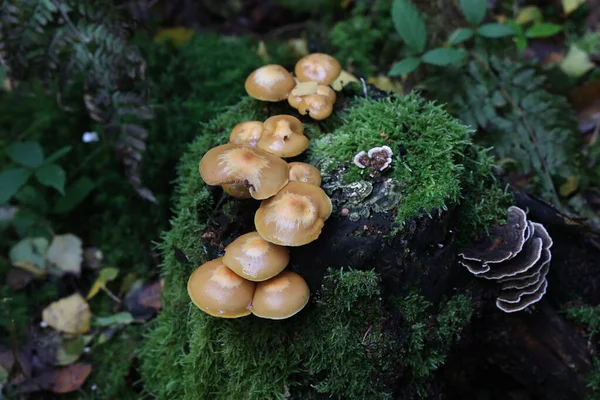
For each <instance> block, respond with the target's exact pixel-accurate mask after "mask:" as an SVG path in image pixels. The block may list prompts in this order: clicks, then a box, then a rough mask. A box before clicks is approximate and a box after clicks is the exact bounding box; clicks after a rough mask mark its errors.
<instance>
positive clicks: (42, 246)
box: [9, 237, 48, 277]
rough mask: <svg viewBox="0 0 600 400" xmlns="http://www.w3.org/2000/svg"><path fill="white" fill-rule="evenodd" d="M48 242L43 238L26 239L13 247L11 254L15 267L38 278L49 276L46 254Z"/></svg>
mask: <svg viewBox="0 0 600 400" xmlns="http://www.w3.org/2000/svg"><path fill="white" fill-rule="evenodd" d="M47 249H48V240H47V239H45V238H43V237H37V238H25V239H23V240H21V241H19V242H18V243H17V244H15V245H14V246H13V247H11V249H10V252H9V257H10V261H11V263H12V265H13V266H15V267H18V268H21V269H24V270H26V271H29V272H31V273H32V274H33V275H35V276H37V277H43V276H46V275H47V273H48V272H47V271H46V261H45V259H46V252H47Z"/></svg>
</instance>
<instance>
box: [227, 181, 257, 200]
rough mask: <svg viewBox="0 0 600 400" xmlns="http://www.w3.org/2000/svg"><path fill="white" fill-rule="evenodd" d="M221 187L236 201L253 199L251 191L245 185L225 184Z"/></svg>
mask: <svg viewBox="0 0 600 400" xmlns="http://www.w3.org/2000/svg"><path fill="white" fill-rule="evenodd" d="M221 187H222V188H223V191H224V192H225V193H227V194H228V195H230V196H231V197H235V198H236V199H249V198H250V197H252V196H251V195H250V189H248V186H246V184H245V183H224V184H222V185H221Z"/></svg>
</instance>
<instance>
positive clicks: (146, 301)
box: [138, 281, 163, 310]
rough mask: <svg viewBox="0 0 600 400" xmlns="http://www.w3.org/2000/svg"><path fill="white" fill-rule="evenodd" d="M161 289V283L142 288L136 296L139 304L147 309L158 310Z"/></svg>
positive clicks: (160, 304)
mask: <svg viewBox="0 0 600 400" xmlns="http://www.w3.org/2000/svg"><path fill="white" fill-rule="evenodd" d="M162 289H163V282H162V281H158V282H155V283H153V284H151V285H148V286H146V287H144V288H142V290H140V292H139V294H138V299H139V301H140V304H141V305H143V306H144V307H147V308H154V309H155V310H160V308H161V306H162V303H161V300H160V295H161V293H162Z"/></svg>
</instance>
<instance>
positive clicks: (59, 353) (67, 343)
mask: <svg viewBox="0 0 600 400" xmlns="http://www.w3.org/2000/svg"><path fill="white" fill-rule="evenodd" d="M93 337H94V336H93V335H77V336H75V337H72V338H62V342H61V345H60V346H58V348H57V349H56V354H55V359H54V365H58V366H66V365H70V364H73V363H74V362H76V361H77V360H79V357H81V354H82V353H83V350H84V349H85V346H87V345H88V344H89V343H90V342H91V341H92V339H93Z"/></svg>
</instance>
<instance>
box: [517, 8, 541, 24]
mask: <svg viewBox="0 0 600 400" xmlns="http://www.w3.org/2000/svg"><path fill="white" fill-rule="evenodd" d="M543 19H544V16H543V15H542V11H541V10H540V9H539V8H538V7H536V6H527V7H523V8H521V10H520V11H519V14H518V15H517V18H516V19H515V22H516V23H517V24H519V25H523V24H526V23H528V22H542V20H543Z"/></svg>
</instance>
